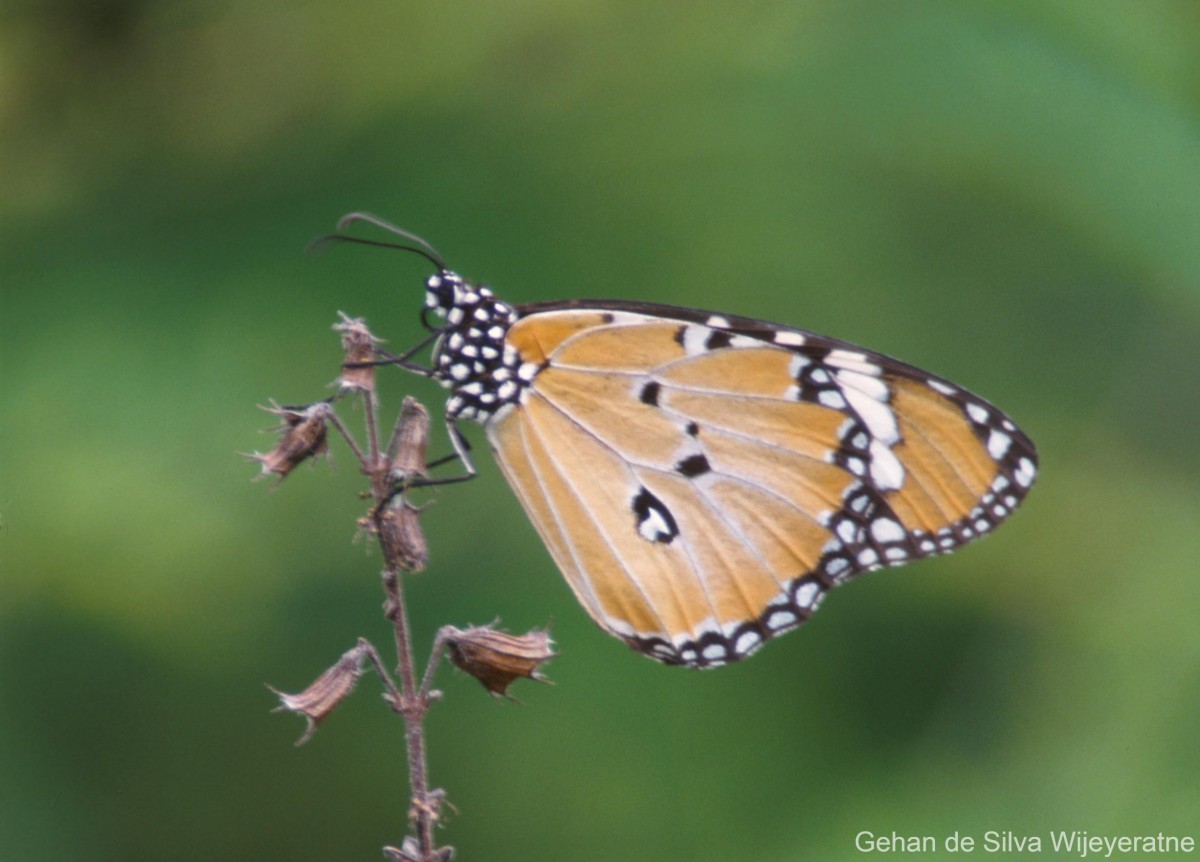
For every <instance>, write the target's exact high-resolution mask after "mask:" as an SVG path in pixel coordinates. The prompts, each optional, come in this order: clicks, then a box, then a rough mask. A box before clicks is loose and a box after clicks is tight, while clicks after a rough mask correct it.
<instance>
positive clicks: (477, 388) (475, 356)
mask: <svg viewBox="0 0 1200 862" xmlns="http://www.w3.org/2000/svg"><path fill="white" fill-rule="evenodd" d="M425 309H426V311H431V312H433V314H434V315H435V316H436V317H439V318H442V319H443V320H444V323H442V324H441V325H440V326H434V327H432V328H433V329H434V331H436V332H438V333H439V334H440V337H439V338H438V342H437V346H436V347H434V351H433V361H434V369H433V376H434V378H435V379H436V380H437V381H438V382H440V383H441V384H442V385H443V386H445V387H446V388H447V389H450V390H451V392H452V395H451V397H450V400H449V401H448V402H447V413H448V415H449V416H450V417H451V418H456V417H459V416H461V417H463V418H464V419H475V420H477V421H481V422H483V421H487V420H488V419H489V418H491V417H492V416H493V415H494V414H495V413H496V412H498V411H499V410H500V409H501V408H502V407H503V406H504V405H506V404H510V403H515V402H516V401H517V400H518V398H519V396H520V391H521V389H522V387H523V386H524V383H525V382H526V380H524V379H522V378H521V377H520V375H519V373H518V372H519V371H520V365H521V363H520V360H519V358H518V357H517V355H516V351H515V350H514V349H513V348H512V347H511V346H509V345H508V344H506V343H505V337H506V336H507V335H508V330H509V327H511V326H512V325H513V323H515V322H516V319H517V312H516V310H515V309H514V308H513V307H512V306H511V305H509V304H508V303H506V302H502V301H500V300H499V299H497V298H496V296H495V294H493V293H492V291H491V290H489V289H488V288H487V287H484V286H482V285H478V286H477V285H474V284H472V283H471V282H469V281H467V280H466V279H464V278H463V277H462V276H460V275H458V274H457V273H454V272H451V271H450V270H448V269H443V270H441V271H440V272H438V273H436V274H434V275H431V276H430V277H429V278H428V279H426V281H425Z"/></svg>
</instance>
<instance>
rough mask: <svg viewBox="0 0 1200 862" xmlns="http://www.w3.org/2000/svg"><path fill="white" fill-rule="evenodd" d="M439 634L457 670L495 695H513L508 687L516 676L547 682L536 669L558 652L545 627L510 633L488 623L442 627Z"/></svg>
mask: <svg viewBox="0 0 1200 862" xmlns="http://www.w3.org/2000/svg"><path fill="white" fill-rule="evenodd" d="M438 637H439V638H440V639H441V640H442V642H443V643H445V644H446V647H447V649H448V651H449V654H450V661H452V662H453V663H454V664H455V665H456V666H457V667H458V668H459V669H461V670H464V671H466V672H467V673H469V674H470V675H471V676H473V677H475V678H476V679H477V680H479V681H480V682H481V683H482V684H483V687H484V688H486V689H487V690H488V691H489V692H491V693H492V694H493V695H495V696H496V697H508V698H509V699H510V700H515V698H512V697H511V696H510V695H509V694H508V687H509V686H510V685H512V683H513V681H514V680H516V679H517V678H519V677H526V678H528V679H533V680H537V681H538V682H549V680H547V679H546V678H545V677H543V676H542V675H541V673H540V672H539V670H538V669H539V668H540V667H541V666H542V665H543V664H545V663H546V662H548V661H549V660H550V659H552V658H554V657H555V656H556V655H557V653H555V652H554V651H553V650H552V649H551V646H552V643H551V640H550V634H549V633H548V632H547V631H546V630H545V629H535V630H534V631H531V632H526V633H525V634H523V635H511V634H508V633H507V632H502V631H497V630H496V629H494V628H492V627H491V626H479V627H472V628H469V629H458V628H455V627H454V626H445V627H444V628H442V630H441V631H440V632H439V633H438Z"/></svg>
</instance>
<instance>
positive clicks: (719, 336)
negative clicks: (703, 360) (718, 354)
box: [704, 329, 733, 350]
mask: <svg viewBox="0 0 1200 862" xmlns="http://www.w3.org/2000/svg"><path fill="white" fill-rule="evenodd" d="M732 338H733V336H732V335H730V334H729V333H728V332H726V331H725V330H723V329H714V330H713V331H712V333H710V334H709V336H708V338H707V339H706V340H705V342H704V346H705V348H707V349H708V350H720V349H721V348H722V347H728V346H729V342H730V340H731V339H732Z"/></svg>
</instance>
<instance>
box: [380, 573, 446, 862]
mask: <svg viewBox="0 0 1200 862" xmlns="http://www.w3.org/2000/svg"><path fill="white" fill-rule="evenodd" d="M383 587H384V590H385V591H386V592H387V596H388V608H387V616H388V619H390V620H391V621H392V628H393V631H394V633H395V639H396V655H397V657H398V664H397V667H396V672H397V673H398V674H399V676H400V701H399V703H396V704H393V708H394V709H395V710H396V711H397V712H399V713H400V715H402V716H403V717H404V728H405V735H404V740H405V745H406V747H407V749H408V781H409V786H410V789H411V791H412V805H411V808H410V810H409V818H410V819H411V820H412V821H413V824H414V826H415V827H416V833H417V846H418V848H419V851H420V854H421V855H420V858H421V859H422V860H425V859H432V858H435V856H434V843H433V826H434V821H435V820H436V818H437V813H438V812H437V807H438V806H437V801H436V800H435V799H434V798H433V797H432V796H431V794H430V793H429V768H428V764H427V763H426V760H425V724H424V722H425V713H426V712H428V710H429V704H430V703H431V699H430V697H429V694H428V692H426V691H424V690H418V689H417V682H416V679H417V675H416V670H415V669H414V663H413V653H412V638H411V635H410V633H409V627H408V609H407V607H406V605H405V603H404V588H403V585H402V584H401V580H400V575H399V573H398V572H397V571H395V570H394V569H388V570H385V571H384V574H383ZM434 658H436V657H434ZM432 662H433V659H432V658H431V660H430V663H431V665H432ZM431 671H432V667H431V668H430V669H429V670H428V671H427V673H426V675H427V676H428V675H429V673H430V672H431Z"/></svg>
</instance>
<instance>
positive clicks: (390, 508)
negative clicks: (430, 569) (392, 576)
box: [378, 494, 429, 572]
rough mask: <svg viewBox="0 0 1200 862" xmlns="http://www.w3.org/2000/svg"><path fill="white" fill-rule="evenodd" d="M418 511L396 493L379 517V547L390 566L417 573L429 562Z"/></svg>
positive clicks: (418, 509)
mask: <svg viewBox="0 0 1200 862" xmlns="http://www.w3.org/2000/svg"><path fill="white" fill-rule="evenodd" d="M420 519H421V509H420V508H419V507H417V506H414V505H413V504H412V503H410V502H408V500H405V499H404V497H403V495H401V494H397V495H396V496H395V497H393V498H392V500H391V502H390V503H388V505H387V508H385V509H384V510H383V512H382V513H380V515H379V519H378V523H379V544H380V545H381V546H382V548H383V558H384V560H386V561H387V562H388V565H389V566H392V565H394V566H395V567H396V568H398V569H400V570H401V571H404V572H419V571H421V570H422V569H424V568H425V564H426V563H427V562H429V546H428V545H427V544H426V543H425V534H424V533H423V532H422V531H421V520H420Z"/></svg>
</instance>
